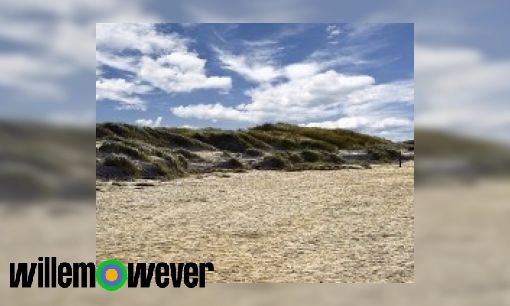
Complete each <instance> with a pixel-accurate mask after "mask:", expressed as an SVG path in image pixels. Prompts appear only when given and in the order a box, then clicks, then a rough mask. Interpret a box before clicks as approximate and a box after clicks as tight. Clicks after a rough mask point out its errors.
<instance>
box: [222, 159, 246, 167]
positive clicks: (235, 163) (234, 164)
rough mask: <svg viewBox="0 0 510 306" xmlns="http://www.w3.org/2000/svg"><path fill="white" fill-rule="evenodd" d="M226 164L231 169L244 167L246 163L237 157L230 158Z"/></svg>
mask: <svg viewBox="0 0 510 306" xmlns="http://www.w3.org/2000/svg"><path fill="white" fill-rule="evenodd" d="M225 164H226V166H227V167H228V168H229V169H244V164H243V163H242V162H241V161H239V160H238V159H237V158H230V159H228V160H227V162H226V163H225Z"/></svg>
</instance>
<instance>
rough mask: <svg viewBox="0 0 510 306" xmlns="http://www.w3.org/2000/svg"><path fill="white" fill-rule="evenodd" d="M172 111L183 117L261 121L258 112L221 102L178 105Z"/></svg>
mask: <svg viewBox="0 0 510 306" xmlns="http://www.w3.org/2000/svg"><path fill="white" fill-rule="evenodd" d="M172 113H173V114H174V115H175V116H178V117H183V118H196V119H208V120H233V121H247V122H257V121H259V118H258V117H257V114H256V112H247V111H241V110H238V109H235V108H232V107H225V106H223V105H221V104H219V103H216V104H195V105H189V106H178V107H174V108H172Z"/></svg>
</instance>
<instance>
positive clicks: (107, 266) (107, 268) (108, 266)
mask: <svg viewBox="0 0 510 306" xmlns="http://www.w3.org/2000/svg"><path fill="white" fill-rule="evenodd" d="M96 280H97V282H98V283H99V285H101V287H103V289H105V290H108V291H115V290H117V289H119V288H120V287H122V286H124V284H125V283H126V280H127V271H126V267H124V264H122V263H121V262H120V261H118V260H115V259H110V260H107V261H103V262H102V263H101V264H100V265H99V267H98V268H97V270H96Z"/></svg>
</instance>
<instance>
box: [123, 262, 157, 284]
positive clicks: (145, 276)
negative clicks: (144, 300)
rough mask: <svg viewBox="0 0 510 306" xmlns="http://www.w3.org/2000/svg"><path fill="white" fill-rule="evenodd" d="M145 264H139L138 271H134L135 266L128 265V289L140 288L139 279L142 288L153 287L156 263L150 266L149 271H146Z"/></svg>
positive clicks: (137, 265)
mask: <svg viewBox="0 0 510 306" xmlns="http://www.w3.org/2000/svg"><path fill="white" fill-rule="evenodd" d="M146 267H147V265H146V264H145V263H137V264H136V270H135V271H133V264H132V263H129V264H128V269H129V272H128V287H130V288H134V287H137V286H138V279H140V287H143V288H148V287H150V286H151V280H152V274H153V272H154V267H155V264H154V263H150V264H149V270H147V269H146Z"/></svg>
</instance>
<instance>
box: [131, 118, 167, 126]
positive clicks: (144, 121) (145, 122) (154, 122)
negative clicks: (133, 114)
mask: <svg viewBox="0 0 510 306" xmlns="http://www.w3.org/2000/svg"><path fill="white" fill-rule="evenodd" d="M161 120H163V118H162V117H158V118H157V119H156V120H151V119H138V120H136V124H138V125H140V126H149V127H159V126H161Z"/></svg>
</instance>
